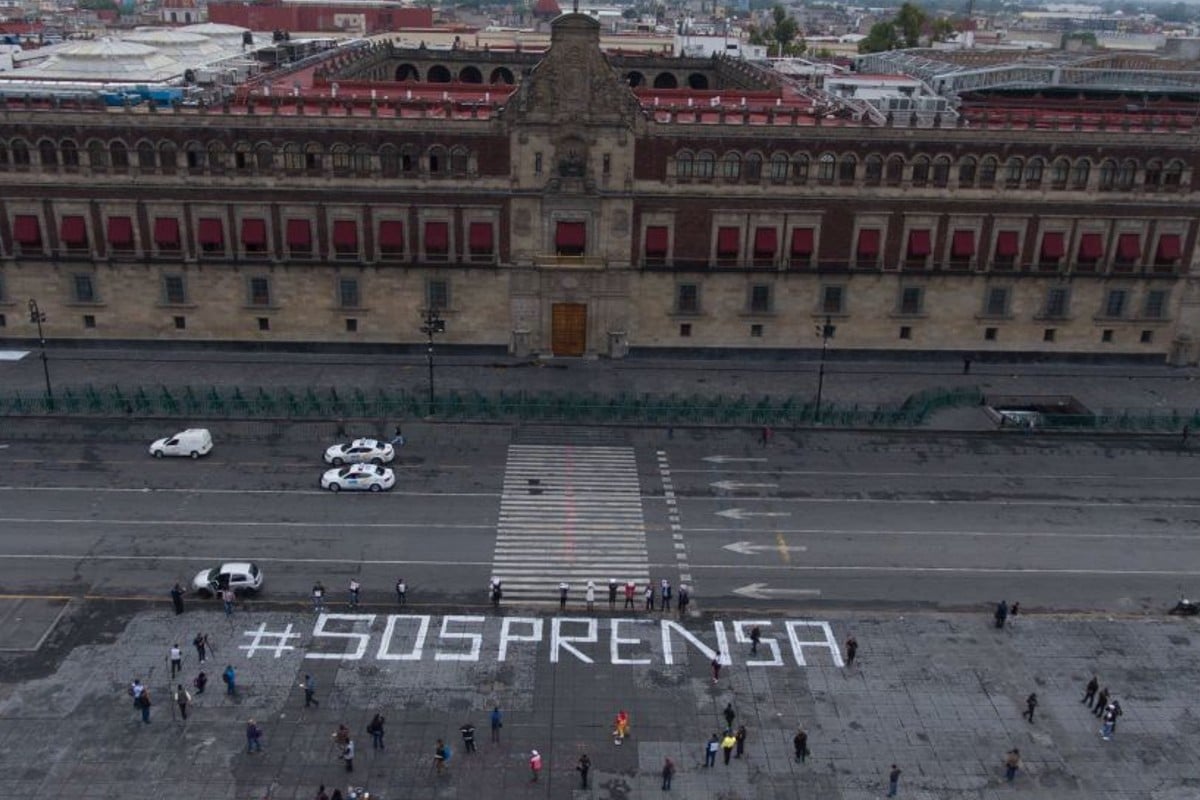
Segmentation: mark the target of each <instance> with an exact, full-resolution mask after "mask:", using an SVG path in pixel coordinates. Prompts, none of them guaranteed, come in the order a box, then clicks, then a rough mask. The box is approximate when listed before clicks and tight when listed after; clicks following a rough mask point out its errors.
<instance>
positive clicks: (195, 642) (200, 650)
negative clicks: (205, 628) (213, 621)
mask: <svg viewBox="0 0 1200 800" xmlns="http://www.w3.org/2000/svg"><path fill="white" fill-rule="evenodd" d="M192 647H195V648H196V657H197V658H199V659H200V663H201V664H203V663H204V660H205V659H206V658H208V649H209V644H208V634H207V633H197V634H196V638H195V639H192Z"/></svg>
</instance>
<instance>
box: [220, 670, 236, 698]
mask: <svg viewBox="0 0 1200 800" xmlns="http://www.w3.org/2000/svg"><path fill="white" fill-rule="evenodd" d="M221 680H223V681H225V694H228V695H236V694H237V673H236V672H234V670H233V664H226V665H225V671H224V672H222V673H221Z"/></svg>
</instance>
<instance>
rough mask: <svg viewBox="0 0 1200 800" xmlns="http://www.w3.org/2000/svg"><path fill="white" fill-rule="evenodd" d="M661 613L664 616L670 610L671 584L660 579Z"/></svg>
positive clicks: (664, 579)
mask: <svg viewBox="0 0 1200 800" xmlns="http://www.w3.org/2000/svg"><path fill="white" fill-rule="evenodd" d="M660 594H661V596H662V609H661V610H662V612H663V613H664V614H665V613H667V612H668V611H670V610H671V582H670V581H669V580H667V579H666V578H663V579H662V591H661V592H660Z"/></svg>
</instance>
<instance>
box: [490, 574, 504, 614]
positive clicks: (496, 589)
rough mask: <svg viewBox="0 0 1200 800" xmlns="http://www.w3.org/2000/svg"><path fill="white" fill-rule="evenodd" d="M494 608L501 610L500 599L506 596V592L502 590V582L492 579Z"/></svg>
mask: <svg viewBox="0 0 1200 800" xmlns="http://www.w3.org/2000/svg"><path fill="white" fill-rule="evenodd" d="M491 596H492V608H495V609H499V608H500V598H501V597H503V596H504V590H503V589H501V588H500V580H499V579H498V578H492V585H491Z"/></svg>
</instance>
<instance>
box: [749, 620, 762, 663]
mask: <svg viewBox="0 0 1200 800" xmlns="http://www.w3.org/2000/svg"><path fill="white" fill-rule="evenodd" d="M760 639H762V629H761V628H759V627H758V626H757V625H755V626H754V627H753V628H751V629H750V655H752V656H756V655H758V642H759V640H760Z"/></svg>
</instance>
